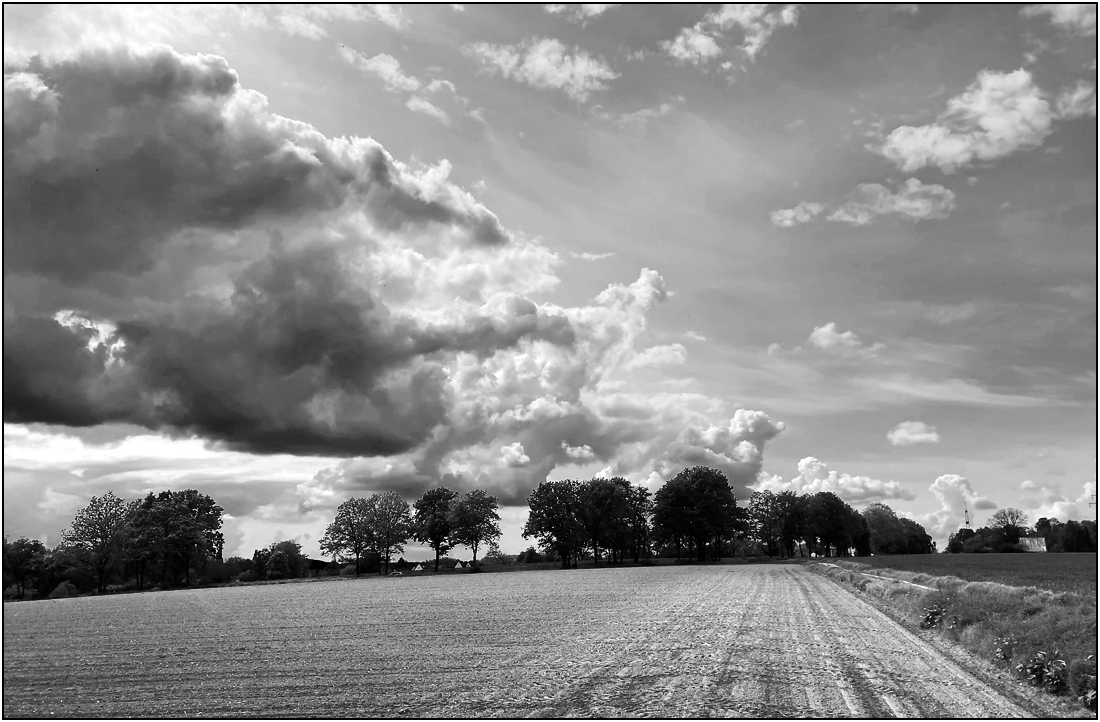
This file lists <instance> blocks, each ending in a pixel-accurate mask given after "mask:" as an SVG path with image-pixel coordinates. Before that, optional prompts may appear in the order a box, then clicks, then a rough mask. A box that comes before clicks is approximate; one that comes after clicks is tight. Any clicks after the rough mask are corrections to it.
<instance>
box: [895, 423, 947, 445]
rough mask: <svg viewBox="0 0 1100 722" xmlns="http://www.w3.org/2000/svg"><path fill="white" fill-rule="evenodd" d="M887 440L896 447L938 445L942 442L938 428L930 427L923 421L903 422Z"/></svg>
mask: <svg viewBox="0 0 1100 722" xmlns="http://www.w3.org/2000/svg"><path fill="white" fill-rule="evenodd" d="M886 438H887V439H889V440H890V443H891V444H893V445H894V446H910V445H912V444H937V443H939V441H940V435H939V432H937V431H936V427H935V426H929V425H928V424H926V423H924V422H923V421H902V422H901V423H900V424H898V425H897V426H895V427H894V428H893V429H891V430H890V431H889V432H888V433H887V434H886Z"/></svg>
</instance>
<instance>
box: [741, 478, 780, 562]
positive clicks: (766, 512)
mask: <svg viewBox="0 0 1100 722" xmlns="http://www.w3.org/2000/svg"><path fill="white" fill-rule="evenodd" d="M748 519H749V525H750V530H751V533H752V534H753V536H755V537H756V539H757V541H759V542H760V543H761V544H763V545H764V549H765V550H767V554H768V556H769V557H773V556H775V555H776V554H778V553H779V547H780V532H781V528H782V523H783V522H782V517H781V516H780V509H779V500H778V498H777V497H776V495H775V494H773V493H772V492H770V491H756V492H753V494H752V495H751V496H750V497H749V509H748Z"/></svg>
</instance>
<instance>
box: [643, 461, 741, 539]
mask: <svg viewBox="0 0 1100 722" xmlns="http://www.w3.org/2000/svg"><path fill="white" fill-rule="evenodd" d="M737 526H738V512H737V499H736V498H735V497H734V495H733V490H732V489H731V488H730V486H729V482H728V481H727V480H726V476H725V475H724V474H723V473H722V472H720V471H718V470H716V469H710V468H708V467H705V466H693V467H691V468H690V469H684V470H683V471H681V472H680V473H679V474H677V475H676V476H674V477H673V478H672V479H670V480H669V481H668V482H666V483H665V485H664V486H662V487H661V488H660V489H659V490H658V491H657V493H656V494H655V495H654V497H653V527H654V531H655V532H657V534H658V536H659V538H661V539H663V540H665V541H670V542H673V543H675V545H676V556H677V558H679V556H680V550H681V546H682V542H683V541H684V540H690V541H691V543H692V544H693V546H694V548H695V552H696V556H697V558H698V560H699V561H706V558H707V545H708V544H710V545H712V547H711V549H712V557H714V556H715V555H716V553H717V548H718V546H719V542H720V539H721V538H722V537H729V536H732V535H733V534H734V532H735V531H736V530H737Z"/></svg>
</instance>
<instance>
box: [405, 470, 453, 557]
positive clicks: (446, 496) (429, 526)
mask: <svg viewBox="0 0 1100 722" xmlns="http://www.w3.org/2000/svg"><path fill="white" fill-rule="evenodd" d="M456 497H458V492H456V491H453V490H451V489H448V488H447V487H445V486H437V487H436V488H434V489H428V490H427V491H426V492H424V496H422V497H420V498H419V499H417V500H416V502H415V503H414V504H413V509H414V510H415V511H414V514H413V538H415V539H416V540H417V541H418V542H420V543H421V544H427V545H428V546H430V547H431V548H432V549H434V550H435V570H436V571H437V572H438V571H439V558H440V557H441V556H444V555H446V553H447V552H449V551H450V550H451V549H452V548H453V547H454V544H452V543H451V540H450V538H451V504H452V502H454V500H455V498H456Z"/></svg>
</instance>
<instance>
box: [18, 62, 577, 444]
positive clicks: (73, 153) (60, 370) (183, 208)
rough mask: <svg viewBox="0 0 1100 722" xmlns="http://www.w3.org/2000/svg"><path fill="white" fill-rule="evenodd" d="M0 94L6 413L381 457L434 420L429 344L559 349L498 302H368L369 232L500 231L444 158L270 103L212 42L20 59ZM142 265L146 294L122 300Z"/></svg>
mask: <svg viewBox="0 0 1100 722" xmlns="http://www.w3.org/2000/svg"><path fill="white" fill-rule="evenodd" d="M4 91H5V113H4V131H5V132H4V207H5V213H4V276H5V281H6V282H7V281H12V283H6V284H5V286H6V288H5V307H6V309H10V312H8V313H6V314H5V318H4V354H3V369H4V420H5V421H13V422H44V423H58V424H65V425H72V426H92V425H96V424H100V423H104V422H127V423H133V424H139V425H142V426H145V427H148V428H153V429H166V430H170V431H178V432H182V433H194V434H198V435H200V436H202V437H204V438H209V439H215V440H220V441H223V442H225V443H226V444H227V445H229V446H231V447H234V448H240V449H244V450H251V451H255V452H259V453H292V454H317V455H338V456H357V455H365V456H369V455H390V454H395V453H398V452H401V451H405V450H407V449H410V448H412V447H415V446H417V445H419V444H421V443H422V442H423V441H424V440H425V439H426V438H427V437H428V436H429V435H430V434H431V433H432V432H433V429H435V428H436V427H437V426H439V425H440V424H444V423H446V421H447V410H448V398H447V396H448V393H449V392H448V390H447V388H446V380H447V376H446V372H445V368H444V364H445V362H446V359H447V357H448V356H450V355H453V354H455V353H460V352H466V353H470V354H474V355H475V356H477V357H479V358H484V357H487V356H490V355H492V354H493V353H496V352H497V351H498V350H500V349H507V348H510V347H512V346H515V345H516V344H518V343H520V342H521V341H522V340H524V339H532V340H537V339H541V340H546V341H549V342H551V343H556V344H563V345H570V344H572V342H573V330H572V327H571V325H570V322H569V321H568V319H567V318H566V317H565V316H564V315H558V316H553V315H550V316H548V315H547V314H545V313H540V312H539V310H538V309H537V307H536V306H535V305H534V304H533V303H531V302H530V301H527V300H526V299H523V298H520V297H515V298H513V299H511V301H509V302H508V303H506V304H504V305H503V307H500V308H494V309H493V310H492V312H491V313H482V314H476V313H473V314H471V313H466V314H464V315H461V316H460V317H455V318H449V319H448V320H447V321H444V322H425V321H422V320H418V319H417V318H415V317H413V316H411V315H408V314H403V313H402V312H400V311H395V310H392V309H390V308H388V307H387V305H386V304H385V302H383V301H382V300H381V299H380V298H379V296H378V295H377V293H374V292H373V291H372V289H371V288H370V287H369V283H368V282H367V280H366V279H367V278H368V277H369V275H368V274H366V273H364V272H363V271H362V269H361V267H360V266H361V261H362V258H363V255H362V254H363V253H365V252H367V251H369V250H370V249H371V248H372V247H373V246H372V244H373V239H372V236H371V234H372V233H381V234H387V233H402V232H405V231H409V232H410V233H411V234H412V235H413V236H417V235H418V234H422V233H424V232H426V231H430V230H431V229H433V228H438V229H439V230H440V232H441V233H443V234H445V236H446V238H447V239H449V241H450V242H455V243H458V244H460V247H461V244H463V243H465V244H466V245H467V246H468V247H469V248H471V249H476V248H478V247H481V248H490V249H491V248H500V247H505V246H507V245H508V244H509V243H511V238H510V236H509V234H508V233H507V232H506V231H505V230H504V229H503V228H502V227H501V226H500V224H499V221H498V220H497V218H496V216H495V215H493V214H492V213H491V212H490V211H488V210H487V209H486V208H484V206H482V205H480V204H478V203H477V202H476V201H474V200H473V198H472V197H471V196H469V194H466V193H464V192H462V191H460V190H459V189H457V188H455V187H454V186H453V185H451V184H449V183H447V182H446V179H445V174H444V176H443V177H442V178H440V177H439V176H438V174H437V175H436V176H434V177H428V176H426V175H417V174H414V173H412V172H411V171H409V170H408V169H407V168H406V167H404V166H402V165H401V164H399V163H397V162H395V161H394V160H393V159H392V158H391V157H390V156H389V155H388V154H387V153H386V152H385V150H383V149H382V147H381V146H379V145H378V144H377V143H375V142H374V141H371V140H369V139H361V138H355V139H350V140H349V139H328V138H325V137H324V136H322V135H321V134H319V133H317V132H316V131H315V130H314V129H313V128H311V127H310V126H308V125H305V124H303V123H298V122H295V121H291V120H288V119H285V118H281V117H279V116H276V115H274V114H272V113H270V112H269V111H268V110H267V109H266V107H265V101H264V99H263V97H262V96H260V95H258V94H255V93H252V92H250V91H246V90H243V89H242V88H241V87H240V86H239V84H238V83H237V76H236V74H235V73H234V72H233V71H232V70H231V69H230V68H229V67H228V65H227V64H226V62H225V60H223V59H222V58H219V57H215V56H202V55H200V56H182V55H179V54H177V53H175V52H174V51H172V50H171V49H169V48H164V47H160V48H152V49H147V50H142V51H134V50H131V49H126V48H122V49H116V50H109V51H108V50H95V51H87V52H84V53H82V54H79V55H76V56H73V57H71V58H68V59H65V60H57V61H46V60H43V59H41V58H37V57H36V58H34V59H32V60H30V61H29V62H28V63H26V64H25V65H23V66H21V67H5V87H4ZM337 211H339V214H337V215H334V214H336V213H337ZM356 218H358V219H361V220H360V221H356V220H354V219H356ZM349 219H352V220H349ZM357 223H358V225H357ZM276 226H281V227H282V228H283V229H287V234H288V235H287V237H285V238H284V233H283V232H281V231H279V230H276ZM313 226H315V227H313ZM257 238H260V239H261V240H257ZM455 238H457V239H458V240H457V241H455V240H453V239H455ZM189 249H194V254H193V256H194V257H191V254H188V252H187V251H188V250H189ZM219 253H221V254H222V255H221V256H219V255H218V254H219ZM169 261H171V263H172V264H173V265H172V267H171V268H166V264H167V263H168V262H169ZM219 262H220V265H219ZM200 266H204V268H205V270H204V273H205V274H206V275H202V274H200V273H199V270H200ZM211 269H213V270H211ZM207 277H209V278H207ZM150 278H154V279H159V280H160V281H161V285H162V286H163V287H166V288H168V289H169V290H168V291H167V293H169V294H170V295H169V297H168V298H163V297H162V298H158V299H157V302H156V303H151V302H149V299H148V298H145V299H142V298H139V297H137V296H128V295H127V294H128V293H131V292H132V289H133V288H135V287H136V285H137V284H139V283H140V282H144V283H146V285H148V284H149V283H150V281H149V279H150ZM204 279H206V280H205V281H204ZM59 284H60V285H61V286H63V287H64V289H65V291H64V292H61V291H58V290H57V289H58V285H59ZM149 293H151V294H152V293H156V290H155V289H152V290H151V291H149ZM62 299H68V300H70V301H74V300H75V301H76V302H77V303H80V304H81V305H75V304H74V305H70V306H67V307H66V306H61V305H60V303H61V302H62ZM120 299H121V300H120ZM59 313H60V314H62V315H65V314H70V316H69V317H70V318H71V317H72V316H71V314H76V316H75V317H76V318H78V319H83V320H80V321H79V322H77V323H72V322H66V321H65V320H64V319H63V318H62V319H61V320H58V318H59V317H58V314H59Z"/></svg>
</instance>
